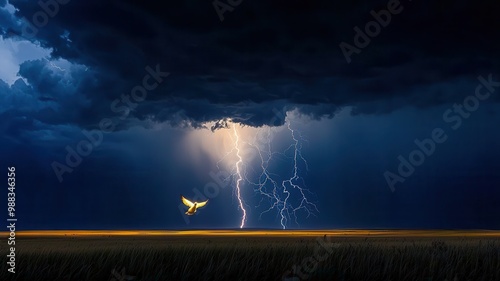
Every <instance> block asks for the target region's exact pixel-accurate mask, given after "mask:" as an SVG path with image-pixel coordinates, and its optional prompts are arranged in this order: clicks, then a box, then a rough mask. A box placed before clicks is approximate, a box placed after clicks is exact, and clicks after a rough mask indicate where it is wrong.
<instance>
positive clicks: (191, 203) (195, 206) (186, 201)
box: [181, 195, 208, 216]
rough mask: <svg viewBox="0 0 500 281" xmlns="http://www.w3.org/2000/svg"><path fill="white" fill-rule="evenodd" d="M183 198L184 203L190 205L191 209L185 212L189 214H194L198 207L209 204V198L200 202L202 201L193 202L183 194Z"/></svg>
mask: <svg viewBox="0 0 500 281" xmlns="http://www.w3.org/2000/svg"><path fill="white" fill-rule="evenodd" d="M181 200H182V203H184V205H186V206H188V207H189V209H188V210H187V212H186V213H185V214H186V215H188V216H192V215H194V213H196V209H198V208H201V207H203V206H205V205H206V204H207V202H208V200H207V201H205V202H200V203H198V202H194V203H193V202H191V201H189V200H187V199H186V198H184V196H182V195H181Z"/></svg>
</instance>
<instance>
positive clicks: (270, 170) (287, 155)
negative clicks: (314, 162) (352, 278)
mask: <svg viewBox="0 0 500 281" xmlns="http://www.w3.org/2000/svg"><path fill="white" fill-rule="evenodd" d="M231 126H232V133H230V131H229V132H228V133H227V134H224V135H225V138H224V140H226V141H229V140H230V147H231V149H230V151H226V152H225V155H224V156H223V157H222V158H220V159H219V161H218V162H217V167H218V168H219V169H220V168H221V167H220V164H221V162H223V161H224V162H225V163H226V165H229V167H230V170H231V172H230V175H231V176H230V177H231V178H233V179H234V180H235V182H234V193H235V196H236V198H237V200H238V209H240V210H241V212H242V215H241V222H240V228H244V227H245V224H246V223H247V220H248V215H247V214H248V212H247V209H246V207H245V205H246V204H245V201H247V200H244V198H243V197H244V196H243V192H242V190H243V188H244V187H245V185H246V184H250V185H253V186H254V187H253V190H254V192H255V194H256V195H258V196H259V197H260V198H261V200H260V203H259V205H257V206H256V207H257V208H260V206H261V204H262V203H263V202H269V207H265V208H266V209H265V210H264V211H262V212H261V213H260V216H259V220H260V219H262V217H263V215H265V214H267V213H269V212H271V211H273V210H275V211H276V219H277V220H278V221H279V223H280V226H281V228H283V229H286V228H288V227H289V224H290V222H291V221H294V222H295V224H296V225H297V226H299V223H298V212H299V211H300V212H305V213H306V214H307V217H309V216H310V215H315V213H317V212H319V211H318V208H317V206H316V205H315V204H314V203H313V202H312V201H311V200H310V199H309V198H308V196H309V195H311V194H312V193H311V192H310V191H309V190H308V189H307V188H306V186H305V182H304V178H303V177H302V176H301V175H302V173H303V172H305V171H307V170H308V163H307V161H306V159H305V158H304V157H303V155H302V145H303V143H304V141H305V140H304V138H303V137H302V135H301V134H300V132H298V131H297V130H296V129H294V128H293V127H292V124H291V121H290V118H288V117H287V119H286V122H285V125H284V126H283V127H276V128H275V127H261V128H251V127H250V128H244V127H241V126H239V124H237V123H233V122H231V121H230V120H227V121H226V120H221V121H219V122H217V123H216V124H215V125H214V126H212V132H215V131H216V130H218V129H230V127H231ZM281 128H284V129H285V132H286V131H289V133H290V142H291V144H290V145H289V146H288V147H287V148H286V149H285V150H284V151H281V152H279V151H274V150H276V149H275V148H274V147H273V146H272V137H273V134H274V133H273V132H275V131H282V130H281ZM275 129H276V130H275ZM219 136H221V135H219ZM251 136H258V137H259V139H258V140H254V141H253V142H252V141H250V140H249V138H250V137H251ZM278 146H279V144H278ZM249 151H250V152H251V153H252V154H248V153H249ZM255 156H257V157H256V158H253V157H255ZM255 161H257V163H255ZM286 163H288V164H286ZM255 164H258V165H255ZM284 165H289V166H290V168H291V170H289V172H288V173H287V174H288V175H286V176H285V175H283V167H286V166H284ZM278 171H279V172H278ZM228 179H229V178H228ZM252 179H253V180H252Z"/></svg>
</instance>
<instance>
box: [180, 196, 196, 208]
mask: <svg viewBox="0 0 500 281" xmlns="http://www.w3.org/2000/svg"><path fill="white" fill-rule="evenodd" d="M181 200H182V203H184V205H186V206H188V207H189V208H191V207H193V205H194V203H193V202H191V201H189V200H187V199H186V198H184V196H182V195H181Z"/></svg>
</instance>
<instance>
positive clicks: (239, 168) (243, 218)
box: [233, 124, 247, 228]
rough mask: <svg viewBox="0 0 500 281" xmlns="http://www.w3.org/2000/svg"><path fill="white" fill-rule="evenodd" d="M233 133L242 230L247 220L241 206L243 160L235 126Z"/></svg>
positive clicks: (234, 126) (234, 125)
mask: <svg viewBox="0 0 500 281" xmlns="http://www.w3.org/2000/svg"><path fill="white" fill-rule="evenodd" d="M233 131H234V136H235V139H236V141H235V142H234V149H235V150H236V156H237V157H238V161H237V162H236V164H235V166H236V167H235V168H236V174H237V177H238V178H237V179H236V196H237V198H238V202H239V206H240V209H241V211H242V212H243V215H242V217H241V224H240V228H243V227H244V226H245V221H246V219H247V211H246V210H245V206H243V200H242V199H241V181H242V180H243V177H242V176H241V167H240V166H241V164H242V163H243V159H242V158H241V154H240V147H239V142H240V136H239V135H238V131H237V130H236V124H233Z"/></svg>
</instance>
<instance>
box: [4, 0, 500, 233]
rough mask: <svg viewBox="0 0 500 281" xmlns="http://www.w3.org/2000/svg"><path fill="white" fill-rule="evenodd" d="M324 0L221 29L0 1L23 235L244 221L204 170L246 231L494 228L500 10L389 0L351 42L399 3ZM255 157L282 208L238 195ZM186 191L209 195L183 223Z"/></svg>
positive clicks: (178, 17)
mask: <svg viewBox="0 0 500 281" xmlns="http://www.w3.org/2000/svg"><path fill="white" fill-rule="evenodd" d="M331 2H332V1H319V0H318V1H308V2H307V3H304V2H297V1H295V2H290V1H287V2H285V1H277V2H273V3H265V2H263V1H261V2H255V1H245V0H243V2H241V4H240V5H238V6H236V7H234V10H232V11H227V12H225V13H224V20H223V21H221V20H220V18H219V16H218V14H217V12H216V9H215V8H214V6H213V5H212V3H211V2H210V1H189V2H185V1H178V2H172V3H168V5H167V4H162V3H158V2H157V1H142V2H141V3H142V4H138V3H136V2H134V1H121V2H118V1H106V2H103V1H97V0H95V1H94V0H89V1H79V0H70V1H68V2H65V1H62V0H61V1H59V2H55V1H54V2H51V3H52V4H54V3H57V7H58V8H57V9H56V10H57V11H56V10H54V9H55V8H54V7H55V6H54V5H53V6H51V8H50V9H52V10H44V8H43V7H41V6H40V5H39V4H37V3H35V2H33V1H20V0H19V1H11V3H8V1H0V7H1V8H0V27H1V29H0V31H1V39H0V56H1V57H2V66H1V71H0V120H2V121H0V131H1V134H0V155H1V157H0V168H2V169H5V175H4V176H5V177H6V174H7V167H9V166H15V167H16V171H17V172H16V182H17V189H16V192H17V213H18V219H19V223H18V225H19V227H20V228H22V229H123V228H154V229H165V228H235V227H239V226H240V222H241V215H242V210H241V209H240V208H239V201H238V197H237V195H236V191H237V190H236V189H235V187H236V180H237V179H238V174H234V175H232V176H231V177H230V178H229V179H228V180H227V181H226V182H224V183H223V184H222V185H223V186H224V187H221V183H220V182H219V181H217V180H214V177H213V176H211V175H214V174H215V175H219V176H220V175H222V174H223V175H229V174H233V173H235V172H236V170H237V169H236V168H237V167H238V168H239V170H241V172H240V175H241V177H242V179H241V181H240V190H241V198H242V199H243V201H244V202H245V203H244V208H245V210H246V212H247V220H246V222H245V226H246V227H252V228H264V227H265V228H268V227H269V228H281V227H282V224H283V222H284V224H285V225H286V227H288V228H484V229H500V223H499V220H498V217H499V216H500V204H498V202H499V200H500V189H499V187H500V173H499V172H498V171H499V170H500V164H499V163H500V162H499V161H498V159H499V158H500V147H499V143H500V130H499V129H498V124H500V122H499V121H500V108H499V103H498V102H499V101H500V99H499V96H498V92H499V91H500V85H499V83H500V70H499V61H500V60H499V57H498V49H499V47H500V41H499V40H498V39H497V38H496V37H495V36H494V34H496V32H498V27H499V26H498V24H499V23H498V20H497V15H498V7H497V6H498V4H497V3H496V2H494V1H486V2H483V3H481V4H477V3H473V2H472V1H441V2H439V3H434V2H432V1H413V2H415V3H413V2H407V1H401V2H400V4H399V5H400V6H401V7H403V8H402V9H401V12H400V13H397V14H392V16H391V21H390V23H388V24H387V26H386V27H383V28H381V29H380V32H379V34H378V35H376V36H374V38H371V39H370V42H369V43H368V44H367V45H366V46H365V47H362V48H361V47H359V46H358V47H356V43H355V42H356V38H357V37H356V31H355V29H354V28H355V27H356V26H357V27H360V28H362V29H364V27H365V25H366V24H367V23H369V22H370V21H372V20H374V18H373V15H372V14H373V13H371V11H372V10H374V11H375V12H378V13H379V14H380V11H381V10H382V9H387V7H388V3H389V2H390V3H393V4H394V3H395V2H394V1H354V2H352V3H331ZM391 5H392V4H391ZM394 5H395V4H394ZM47 9H49V8H47ZM40 11H42V12H40ZM47 11H49V12H47ZM43 13H45V14H47V13H48V14H51V15H47V16H46V18H47V21H46V23H45V24H37V22H38V21H40V20H41V19H43V18H37V17H43ZM36 15H38V16H36ZM27 21H30V23H27ZM38 23H40V22H38ZM29 25H31V26H29ZM30 28H31V29H30ZM342 42H345V43H347V44H350V45H351V46H354V47H356V48H358V49H359V54H358V53H353V54H352V55H351V56H350V61H349V62H348V61H347V60H346V57H345V55H344V54H343V52H342V49H341V47H340V45H341V43H342ZM478 77H482V78H478ZM488 81H489V82H488ZM496 81H499V82H496ZM285 116H286V118H285ZM214 124H215V125H214ZM288 126H290V128H291V129H292V130H293V134H292V131H290V130H289V129H288ZM234 128H237V132H236V135H235V132H234V131H233V129H234ZM103 129H109V130H110V131H111V132H107V133H106V132H103ZM210 129H213V131H212V130H210ZM268 132H270V135H267V133H268ZM436 132H437V133H436ZM439 133H440V134H439ZM89 136H90V139H92V138H94V141H95V142H94V145H92V146H87V144H88V143H85V142H82V141H85V140H87V139H89ZM101 136H102V138H101ZM264 136H269V137H264ZM236 137H238V146H237V147H238V148H239V149H241V151H242V153H241V154H240V156H242V159H241V163H240V165H239V166H237V162H238V154H236V151H234V148H235V145H236V142H235V141H236V139H235V138H236ZM294 137H295V139H296V140H297V142H296V143H295V141H294ZM96 138H97V139H96ZM416 141H417V142H421V143H424V148H422V147H419V146H418V145H417V144H416V143H415V142H416ZM430 142H432V143H430ZM268 144H269V146H267V145H268ZM294 144H297V147H300V148H301V149H300V152H301V153H302V154H301V155H302V156H303V157H304V159H305V160H306V161H307V165H306V164H305V163H304V162H303V160H302V158H300V157H298V158H295V157H294V156H295V154H294V152H295V150H294V148H295V146H294ZM255 146H257V147H259V148H260V149H261V151H262V152H261V153H262V155H263V156H264V158H265V156H266V155H267V151H268V150H267V149H268V148H271V149H272V151H273V152H276V153H274V154H273V157H272V158H271V160H270V161H269V162H266V163H265V164H267V165H268V166H267V167H268V171H269V172H270V174H271V176H270V177H271V178H272V179H273V180H275V181H276V182H277V183H278V184H277V190H276V193H272V186H271V185H270V183H269V182H268V185H265V187H266V188H267V190H271V193H269V194H273V196H276V197H273V198H278V199H277V200H278V201H273V200H274V199H272V198H271V199H269V198H268V197H266V196H265V195H262V194H260V193H259V192H255V191H254V189H255V188H256V186H255V185H252V184H251V183H255V182H258V181H259V175H261V173H262V166H261V164H262V163H261V161H260V157H259V155H260V154H259V153H258V152H257V151H256V150H255ZM89 147H91V148H92V151H89V149H88V148H89ZM68 149H69V150H68ZM426 150H427V151H426ZM68 151H70V152H68ZM73 151H77V152H73ZM78 151H79V152H78ZM419 151H421V152H419ZM87 152H88V153H87ZM68 153H69V154H72V153H80V155H81V154H88V155H86V156H85V155H84V156H78V158H81V159H76V158H74V157H75V156H74V155H73V156H72V157H73V158H72V157H69V158H68ZM225 153H227V154H228V156H227V157H225V158H224V155H225ZM400 155H401V157H402V158H403V160H404V161H403V162H406V161H408V163H409V164H408V163H407V164H405V165H406V166H405V167H403V168H400V167H399V166H400V165H401V164H400V162H401V157H399V156H400ZM299 156H300V155H299ZM222 158H223V159H222ZM264 158H263V159H264ZM221 159H222V160H221ZM294 159H297V168H298V169H297V176H296V177H294V165H293V164H294ZM218 160H221V161H220V162H218ZM72 161H73V162H75V163H71V162H72ZM76 162H78V163H76ZM411 162H413V163H414V164H413V165H412V164H411ZM418 162H420V163H418ZM415 163H417V164H415ZM408 165H412V166H414V167H413V168H412V167H407V166H408ZM306 166H307V167H306ZM408 169H410V170H412V171H411V172H409V173H408V174H409V175H403V174H404V172H405V171H406V170H408ZM401 171H403V172H401ZM389 174H390V177H389V183H388V180H387V177H388V175H389ZM216 178H219V177H218V176H216ZM290 178H292V180H291V181H290V182H287V181H286V180H287V179H290ZM263 179H264V178H263V177H260V180H261V182H262V180H263ZM391 181H392V183H390V182H391ZM282 184H283V185H285V188H284V189H283V185H282ZM292 184H293V185H296V186H299V187H301V188H302V187H303V188H307V190H308V191H304V192H305V193H304V194H305V195H306V196H307V200H308V201H307V202H305V201H301V198H302V197H301V194H300V190H299V189H297V188H294V186H293V185H292ZM207 185H209V186H210V185H211V186H212V187H213V186H214V185H215V186H218V187H216V188H217V191H216V193H217V194H216V195H213V196H208V195H207V192H206V191H205V187H206V186H207ZM391 186H392V189H391ZM193 189H196V190H199V191H200V192H201V193H205V195H204V196H206V197H209V198H210V201H209V204H208V205H207V206H206V207H205V208H203V209H200V210H199V213H198V214H197V215H196V216H193V217H189V223H186V222H187V220H186V217H185V216H184V215H183V210H180V209H179V203H180V200H179V195H180V194H183V195H184V196H186V197H188V198H193V197H196V191H193ZM288 192H290V196H288V197H287V194H288ZM5 196H7V195H6V194H5ZM201 199H203V198H201V197H199V196H198V198H194V200H201ZM262 199H264V200H262ZM285 199H286V201H284V200H285ZM274 202H278V204H277V205H275V208H274V209H272V210H271V211H269V212H267V213H264V214H263V215H262V216H261V217H260V214H261V212H263V211H265V210H266V209H267V208H269V207H270V206H273V204H274ZM285 202H286V204H284V203H285ZM304 202H305V203H304ZM301 203H302V205H301ZM313 204H314V205H313ZM283 207H287V208H286V210H289V211H291V210H293V209H294V208H298V207H299V208H298V209H297V211H296V218H297V220H296V221H297V222H298V224H297V223H296V222H295V217H294V216H290V217H289V216H288V215H289V214H290V213H289V212H287V211H286V210H285V209H283ZM300 207H304V208H300ZM316 208H317V210H316ZM308 211H310V212H312V213H311V215H309V216H308ZM282 214H284V216H285V219H284V220H282V219H281V215H282ZM3 216H5V214H4V215H3Z"/></svg>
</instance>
